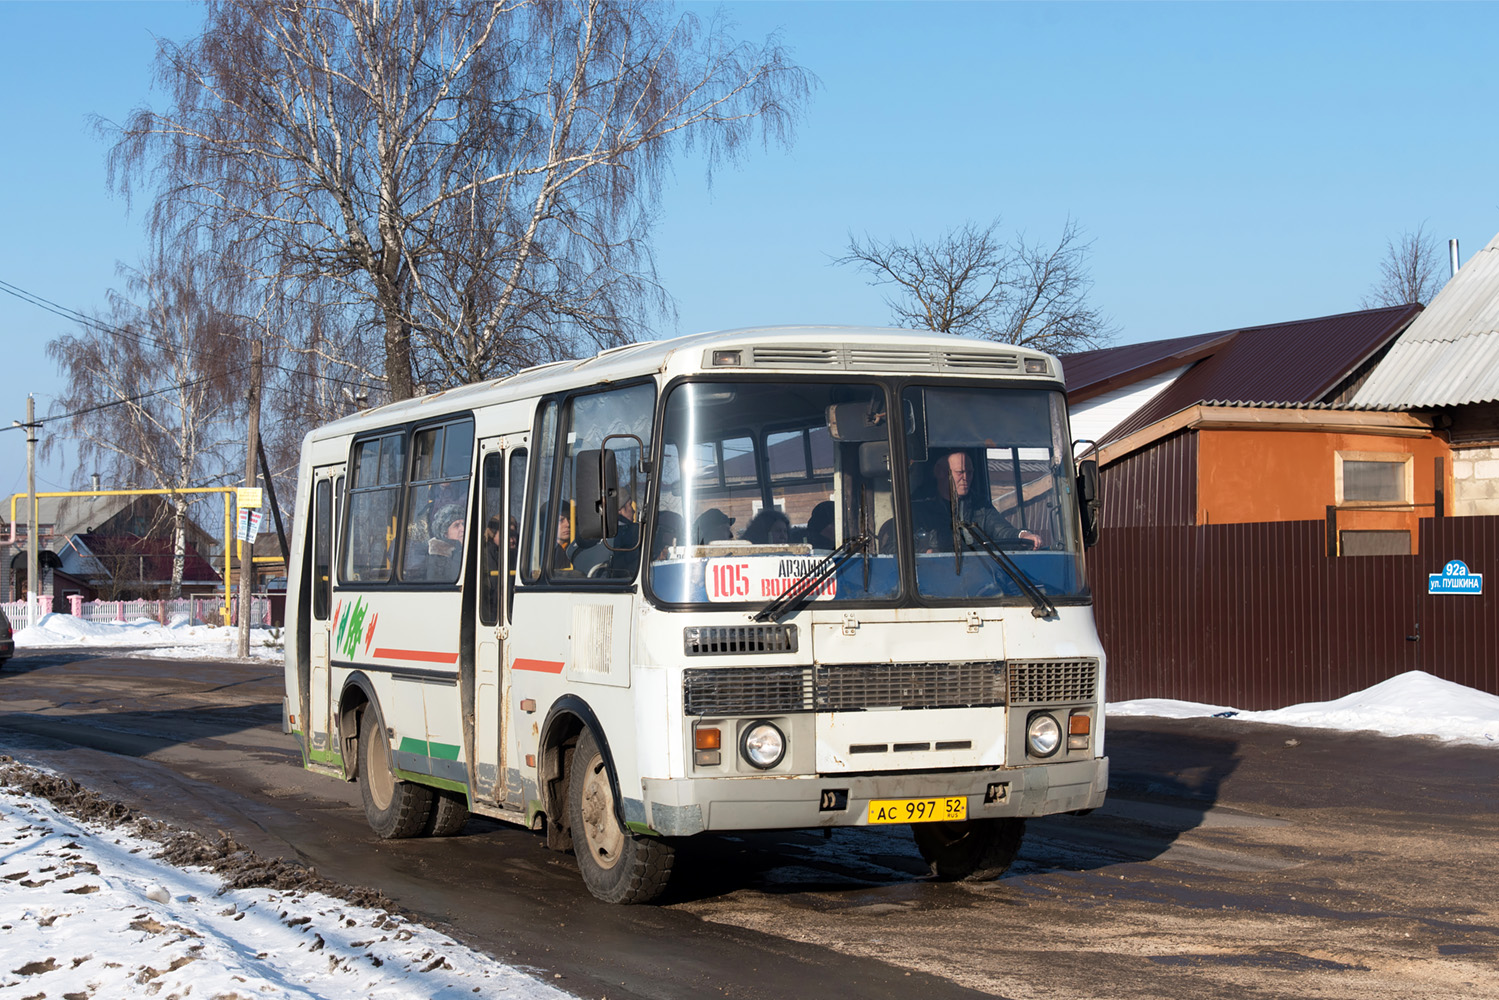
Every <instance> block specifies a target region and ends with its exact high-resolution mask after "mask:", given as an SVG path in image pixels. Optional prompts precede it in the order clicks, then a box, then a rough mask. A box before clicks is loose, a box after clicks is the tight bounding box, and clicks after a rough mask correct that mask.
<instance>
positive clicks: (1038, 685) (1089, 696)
mask: <svg viewBox="0 0 1499 1000" xmlns="http://www.w3.org/2000/svg"><path fill="white" fill-rule="evenodd" d="M1097 691H1098V661H1097V660H1012V661H1011V662H1010V701H1011V702H1012V703H1014V704H1016V705H1046V704H1051V703H1053V702H1059V701H1094V700H1095V699H1096V698H1097Z"/></svg>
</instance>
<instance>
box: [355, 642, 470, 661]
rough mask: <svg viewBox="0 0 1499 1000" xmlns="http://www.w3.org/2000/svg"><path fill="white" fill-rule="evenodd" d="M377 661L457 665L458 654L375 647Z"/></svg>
mask: <svg viewBox="0 0 1499 1000" xmlns="http://www.w3.org/2000/svg"><path fill="white" fill-rule="evenodd" d="M375 659H377V660H420V661H421V662H423V663H457V662H458V654H457V653H433V652H431V651H429V650H425V649H386V648H384V647H383V646H376V647H375Z"/></svg>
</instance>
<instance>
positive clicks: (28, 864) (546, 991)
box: [0, 789, 569, 1000]
mask: <svg viewBox="0 0 1499 1000" xmlns="http://www.w3.org/2000/svg"><path fill="white" fill-rule="evenodd" d="M0 847H3V851H0V911H3V912H4V913H5V924H6V926H5V935H4V944H3V945H0V954H3V956H4V958H5V961H4V963H3V966H0V995H4V996H15V997H22V996H28V997H42V996H47V997H72V996H79V997H84V996H88V997H93V996H97V997H109V998H111V1000H135V998H140V1000H145V998H148V997H174V996H175V997H183V996H189V995H191V996H194V997H205V998H206V997H225V998H227V997H238V998H241V1000H246V998H249V997H259V996H276V997H285V998H289V1000H368V998H381V1000H459V998H464V997H469V998H471V997H475V996H484V997H495V996H504V997H514V998H516V1000H566V998H567V997H568V996H569V995H568V994H566V993H563V992H562V991H560V990H558V989H554V988H553V987H551V986H549V985H546V984H543V983H540V982H537V981H536V980H535V979H532V978H531V977H530V976H528V975H526V974H525V973H524V972H522V971H520V970H518V969H515V968H512V967H510V966H506V965H503V964H501V963H499V962H496V961H494V960H493V959H490V958H488V957H486V956H484V955H482V954H480V953H478V952H475V951H472V950H470V949H468V948H465V947H463V946H462V945H460V944H459V943H458V942H456V941H454V940H453V939H452V938H450V937H448V936H447V935H445V934H440V933H438V932H437V931H434V930H431V929H429V928H426V927H423V926H421V925H420V924H415V923H411V922H408V921H406V920H403V919H400V918H399V917H393V916H391V915H390V914H388V913H385V912H384V911H381V910H372V909H367V908H365V907H360V906H354V905H351V904H349V903H345V902H343V901H342V900H338V899H334V898H332V897H330V896H325V895H321V894H318V893H311V892H279V891H275V890H270V889H240V890H233V891H229V892H222V894H221V881H220V880H219V879H218V878H217V877H216V876H214V875H212V874H210V873H208V872H206V871H204V870H202V869H192V868H189V869H179V868H174V867H171V866H170V865H166V864H163V863H162V862H159V861H156V860H154V859H153V858H152V857H151V856H150V855H151V854H152V852H154V851H156V850H158V849H159V846H158V845H156V844H154V843H151V842H149V841H145V840H141V839H138V838H136V837H133V836H129V835H127V834H125V833H122V832H119V831H110V830H105V829H103V828H101V827H98V826H95V825H94V824H92V823H85V822H82V821H79V820H75V819H73V818H71V817H69V816H66V815H64V814H63V813H60V812H59V811H57V810H56V809H55V808H54V807H53V806H52V805H51V803H49V802H47V801H45V800H42V799H36V798H29V797H26V796H22V795H18V794H16V793H15V792H14V791H13V790H11V789H0Z"/></svg>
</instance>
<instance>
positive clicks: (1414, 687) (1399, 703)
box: [1108, 670, 1499, 746]
mask: <svg viewBox="0 0 1499 1000" xmlns="http://www.w3.org/2000/svg"><path fill="white" fill-rule="evenodd" d="M1108 714H1109V715H1157V716H1165V717H1166V718H1170V719H1192V718H1201V717H1204V716H1215V717H1219V718H1232V719H1237V720H1239V721H1243V722H1270V723H1275V724H1276V725H1281V726H1302V727H1305V728H1308V729H1343V730H1350V731H1369V730H1372V731H1374V732H1378V733H1383V734H1385V735H1386V736H1435V737H1436V738H1437V739H1440V740H1449V741H1451V742H1454V743H1477V744H1482V745H1486V746H1499V696H1495V695H1492V694H1487V693H1485V692H1483V691H1476V690H1474V689H1473V688H1470V687H1464V686H1463V685H1461V684H1454V683H1452V682H1451V681H1444V680H1442V679H1441V678H1440V677H1434V676H1432V675H1431V674H1428V673H1427V672H1426V671H1424V670H1411V671H1407V672H1406V673H1403V674H1399V675H1397V676H1395V677H1391V678H1390V679H1389V680H1387V681H1381V682H1380V683H1378V684H1376V685H1374V686H1373V687H1371V688H1369V689H1367V690H1365V691H1358V692H1355V693H1353V694H1350V695H1348V696H1347V697H1344V698H1338V699H1337V700H1335V701H1316V702H1310V703H1308V704H1305V705H1292V706H1290V707H1289V708H1277V709H1271V710H1268V711H1262V712H1241V711H1238V710H1237V709H1233V708H1228V707H1226V706H1223V705H1201V704H1198V703H1196V702H1190V701H1166V700H1163V699H1159V698H1146V699H1142V700H1140V701H1121V702H1114V703H1112V704H1110V705H1109V706H1108Z"/></svg>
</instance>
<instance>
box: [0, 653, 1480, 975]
mask: <svg viewBox="0 0 1499 1000" xmlns="http://www.w3.org/2000/svg"><path fill="white" fill-rule="evenodd" d="M280 705H281V669H280V664H279V663H276V662H274V661H256V662H252V663H238V662H219V661H192V660H180V659H169V660H158V659H146V658H135V657H122V656H119V655H118V654H117V653H114V652H113V651H112V652H111V653H110V654H109V655H99V654H97V653H91V652H89V651H87V650H57V649H53V650H46V651H40V650H39V651H25V652H22V653H21V654H19V655H18V656H17V657H16V658H15V659H13V660H12V661H10V663H8V664H7V665H6V666H5V667H4V669H3V671H0V752H4V753H9V754H11V755H12V756H14V757H16V758H17V759H19V760H22V761H26V762H29V763H36V764H41V765H45V766H47V767H50V768H53V769H56V770H59V771H62V772H64V773H67V774H69V775H71V776H72V777H74V778H76V779H78V780H79V781H80V782H81V783H83V784H85V785H86V786H88V787H90V788H92V789H94V790H95V791H97V792H99V793H100V794H102V795H104V796H105V797H107V798H110V799H114V800H118V801H120V802H123V803H125V804H127V805H130V806H132V807H133V808H136V809H138V810H140V811H142V812H145V813H146V814H148V815H151V816H154V817H155V818H157V819H161V820H164V821H167V822H170V823H173V824H175V825H178V826H183V827H188V828H193V829H197V830H199V831H200V832H203V833H206V834H211V833H214V832H215V831H223V832H225V833H228V834H229V835H230V836H232V837H233V838H235V839H236V840H238V841H239V842H240V843H242V844H245V845H247V846H249V847H251V848H253V849H254V850H256V851H257V852H259V853H260V854H262V855H264V856H266V857H286V858H296V859H299V860H301V861H303V862H304V863H306V864H308V865H311V866H312V867H314V868H316V869H317V872H318V873H319V874H320V875H322V876H324V877H326V878H331V879H334V880H336V881H339V882H344V883H348V884H351V885H360V886H369V887H372V888H375V889H378V890H380V891H382V892H384V893H385V894H386V895H387V896H389V897H391V898H392V899H393V900H395V901H396V902H397V903H398V904H399V905H400V906H401V907H403V908H404V909H406V910H408V911H410V912H412V913H414V914H415V915H417V916H418V917H419V918H421V919H423V920H425V921H426V922H428V923H433V924H436V925H439V926H442V927H443V929H444V930H447V931H448V932H450V933H453V934H454V935H455V936H457V937H459V938H460V939H462V940H464V941H465V942H467V943H469V944H471V945H473V946H474V947H476V948H478V949H480V950H483V951H485V952H488V953H489V954H492V955H495V956H496V957H498V958H501V959H503V960H505V961H508V962H511V963H513V964H518V965H521V966H523V967H529V968H532V969H535V970H536V971H537V974H538V975H541V976H543V977H544V978H546V979H547V981H548V982H551V983H554V984H556V985H559V986H562V987H563V988H565V989H568V990H570V991H572V992H574V993H576V994H578V995H579V996H582V997H589V998H601V997H609V998H615V1000H619V998H628V997H638V998H652V1000H657V998H661V1000H665V998H684V1000H685V998H694V1000H700V998H702V997H705V996H727V997H746V998H750V997H767V998H777V1000H780V998H788V997H813V996H820V997H839V998H843V997H860V998H862V997H868V998H918V997H919V998H922V1000H927V998H932V1000H945V998H956V997H973V996H1003V997H1014V998H1031V997H1046V998H1063V997H1065V998H1069V1000H1070V998H1088V997H1099V998H1105V997H1106V998H1110V1000H1117V998H1134V997H1140V998H1146V997H1150V998H1155V997H1193V998H1196V997H1224V998H1230V997H1232V998H1236V1000H1237V998H1245V997H1307V996H1321V997H1336V998H1343V997H1359V998H1364V997H1370V998H1382V997H1389V998H1396V997H1399V998H1413V997H1415V998H1427V997H1431V998H1436V997H1443V998H1445V997H1464V998H1468V997H1499V892H1496V889H1499V837H1496V835H1499V783H1496V780H1495V779H1496V776H1499V750H1495V749H1491V748H1484V747H1460V746H1449V745H1445V744H1441V743H1438V742H1436V741H1433V740H1424V739H1419V738H1399V739H1392V738H1387V737H1381V736H1377V735H1374V734H1348V733H1334V732H1327V731H1318V730H1294V729H1286V728H1280V727H1270V726H1263V725H1256V724H1252V723H1244V722H1236V721H1234V720H1231V719H1206V720H1185V721H1173V720H1163V719H1111V720H1110V723H1109V730H1108V749H1109V754H1110V757H1111V759H1112V765H1113V766H1112V770H1113V787H1112V788H1111V791H1110V800H1109V804H1108V805H1107V806H1106V807H1105V808H1104V809H1102V810H1099V811H1098V812H1096V813H1094V814H1093V815H1091V816H1088V817H1081V818H1080V817H1058V818H1054V819H1048V820H1044V821H1034V822H1032V823H1031V825H1030V828H1029V831H1028V833H1027V836H1026V840H1025V844H1024V846H1023V848H1022V851H1021V857H1020V860H1019V861H1018V862H1017V864H1016V865H1015V867H1014V868H1013V869H1012V870H1011V871H1010V873H1009V874H1007V875H1006V876H1005V877H1004V878H1002V879H1000V880H998V881H995V882H990V883H982V884H966V883H964V884H943V883H935V882H932V881H930V880H928V879H927V878H926V877H925V875H924V873H925V867H924V865H923V864H922V862H921V860H920V858H919V856H918V855H917V853H916V850H915V847H914V845H913V844H912V843H911V839H910V836H909V834H908V833H907V832H906V831H904V830H893V831H879V830H839V831H836V832H835V833H834V834H833V836H832V838H831V839H824V837H823V836H822V835H821V834H820V833H802V832H790V833H777V834H752V835H745V836H740V837H712V838H701V839H699V840H696V841H691V842H688V843H686V844H684V845H683V847H682V850H681V854H680V856H679V858H680V859H679V862H678V866H677V876H676V878H675V879H674V882H673V887H672V888H671V889H670V890H669V892H668V894H667V896H666V898H665V899H664V900H663V902H662V904H661V905H658V906H650V907H610V906H605V905H603V904H599V903H597V902H595V901H594V900H593V899H592V898H591V897H590V896H589V895H588V893H587V891H586V890H585V889H584V888H583V885H582V882H581V880H580V879H579V877H578V874H577V870H576V866H575V865H574V863H573V859H572V858H571V856H569V855H561V854H554V853H551V852H549V851H547V850H545V848H544V847H543V846H542V843H541V840H540V838H539V837H537V836H536V835H534V834H531V833H529V832H526V831H523V830H518V829H515V828H512V827H508V826H505V825H502V824H499V823H495V822H492V821H489V820H486V819H480V818H476V819H473V820H470V822H469V825H468V826H467V827H466V828H465V830H464V832H463V834H462V835H460V836H458V837H455V838H451V839H445V840H409V841H397V842H382V841H380V840H378V839H377V838H375V837H374V836H373V834H372V833H371V832H370V830H369V828H368V827H367V826H366V825H365V822H364V817H363V813H362V810H361V808H360V805H359V794H358V788H357V786H354V785H347V784H344V783H342V782H339V781H337V780H335V779H332V778H327V777H324V776H321V775H314V774H310V773H308V772H306V771H303V770H302V769H301V768H300V766H299V756H298V754H297V751H296V747H295V745H294V743H293V741H292V739H291V738H290V737H287V736H283V735H282V734H281V731H280V719H281V708H280ZM558 974H560V976H561V978H560V979H558V978H555V977H556V976H557V975H558Z"/></svg>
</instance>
